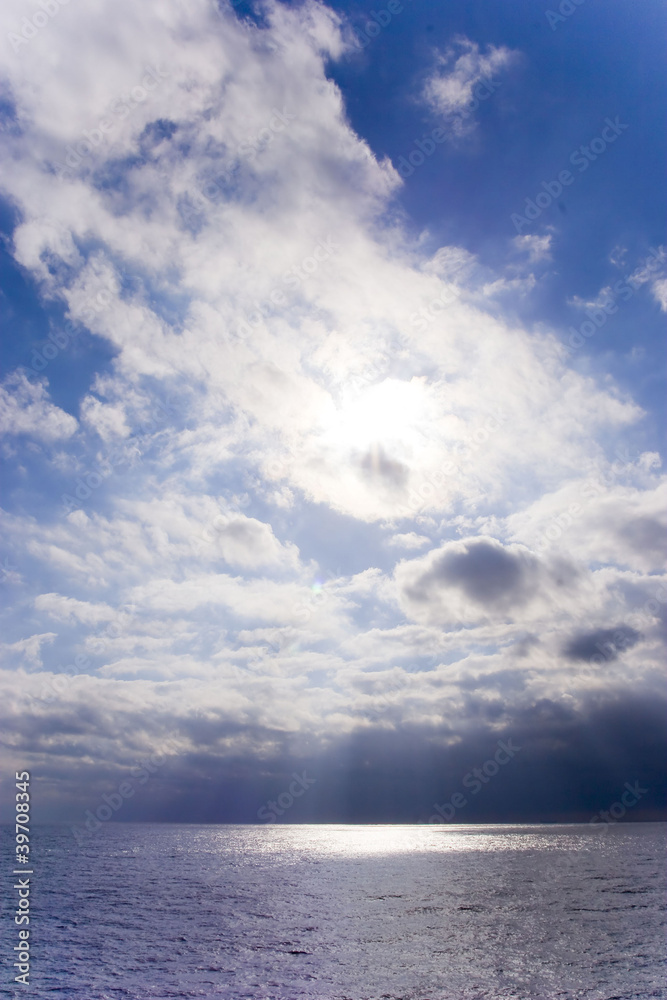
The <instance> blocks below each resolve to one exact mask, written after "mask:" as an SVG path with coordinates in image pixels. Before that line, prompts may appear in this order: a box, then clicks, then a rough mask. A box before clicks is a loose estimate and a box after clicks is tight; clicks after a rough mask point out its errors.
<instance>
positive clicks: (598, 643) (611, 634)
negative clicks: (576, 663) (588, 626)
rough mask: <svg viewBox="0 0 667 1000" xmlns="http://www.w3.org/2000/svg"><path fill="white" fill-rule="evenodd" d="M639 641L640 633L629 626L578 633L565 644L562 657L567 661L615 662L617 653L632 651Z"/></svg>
mask: <svg viewBox="0 0 667 1000" xmlns="http://www.w3.org/2000/svg"><path fill="white" fill-rule="evenodd" d="M640 639H641V633H639V632H637V630H636V629H634V628H630V626H629V625H615V626H614V627H613V628H598V629H593V630H592V631H590V632H579V633H577V635H574V636H572V638H571V639H570V640H569V641H568V642H567V643H566V645H565V646H564V648H563V651H562V652H563V655H564V656H566V657H567V659H568V660H594V661H595V662H600V663H602V662H603V661H604V660H609V661H611V660H617V659H618V655H619V653H623V652H624V651H625V650H626V649H632V647H633V646H636V644H637V643H638V642H639V640H640Z"/></svg>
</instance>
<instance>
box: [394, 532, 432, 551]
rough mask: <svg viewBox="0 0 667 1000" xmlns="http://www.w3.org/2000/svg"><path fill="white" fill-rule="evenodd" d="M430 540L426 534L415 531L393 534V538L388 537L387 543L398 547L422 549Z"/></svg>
mask: <svg viewBox="0 0 667 1000" xmlns="http://www.w3.org/2000/svg"><path fill="white" fill-rule="evenodd" d="M429 542H430V539H429V538H428V537H427V536H426V535H418V534H417V532H415V531H408V532H405V534H398V535H392V536H391V538H389V539H387V545H391V546H393V547H394V548H398V549H422V548H423V547H424V546H425V545H428V544H429Z"/></svg>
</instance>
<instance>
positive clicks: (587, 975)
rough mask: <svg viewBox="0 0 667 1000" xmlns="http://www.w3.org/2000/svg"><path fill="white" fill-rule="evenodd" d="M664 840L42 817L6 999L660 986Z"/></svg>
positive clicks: (467, 999) (422, 998)
mask: <svg viewBox="0 0 667 1000" xmlns="http://www.w3.org/2000/svg"><path fill="white" fill-rule="evenodd" d="M666 832H667V825H666V824H659V823H650V824H632V823H618V824H615V825H612V826H604V827H602V828H600V827H593V826H589V825H572V826H470V827H464V826H452V825H450V826H447V825H442V826H343V825H340V826H333V825H331V826H328V825H320V826H287V825H273V826H262V827H259V826H186V825H164V824H121V823H106V824H104V825H103V826H102V828H101V829H100V830H98V831H97V832H96V833H94V834H91V835H90V837H89V839H87V840H86V841H85V842H84V843H82V844H78V843H77V842H76V840H75V839H74V838H73V836H72V833H71V831H70V829H69V828H68V827H58V826H53V827H45V826H43V827H36V828H35V830H34V834H33V838H32V840H33V847H34V855H33V865H32V866H31V869H32V871H33V874H32V875H31V876H30V890H31V895H30V946H31V962H30V981H29V985H28V986H24V985H23V984H16V985H14V984H13V973H11V972H10V973H9V975H7V972H8V969H9V968H10V967H11V963H12V961H13V959H12V958H9V961H8V962H7V961H5V965H4V969H5V984H4V989H3V995H4V996H10V997H12V998H13V997H21V998H30V1000H33V998H39V1000H41V998H43V997H59V998H63V1000H125V998H132V1000H149V998H150V1000H167V998H169V1000H171V998H185V997H187V998H214V997H215V998H228V1000H246V998H251V1000H260V998H262V1000H264V998H266V1000H269V998H270V1000H273V998H286V1000H301V998H308V1000H399V998H400V1000H482V998H484V1000H487V998H488V1000H510V998H512V1000H514V998H521V1000H547V998H548V1000H556V998H558V1000H574V998H586V1000H639V998H648V997H653V998H655V997H666V996H667V993H666V992H665V988H664V986H663V982H664V979H665V975H664V974H665V966H664V958H665V892H664V883H665V878H664V875H665V864H664V863H665V845H666V836H665V835H666ZM8 842H9V838H5V850H6V849H7V844H8ZM9 846H10V847H11V848H12V850H13V844H10V845H9ZM8 867H9V870H10V871H11V870H13V865H12V862H11V856H10V858H8V859H6V861H5V865H4V870H5V871H7V870H8ZM13 877H14V876H12V875H11V874H10V875H8V876H7V878H8V879H11V878H13ZM6 898H7V896H6V894H5V899H6ZM12 912H13V910H12ZM8 923H10V924H11V930H10V933H9V935H5V941H4V943H3V951H4V955H3V957H4V958H5V959H7V957H8V956H9V955H11V954H12V946H13V945H14V944H15V943H16V942H15V941H14V938H15V937H16V934H17V930H18V928H15V927H14V925H13V923H11V915H10V918H9V921H8V920H7V908H5V926H7V924H8ZM7 938H9V939H10V940H7ZM14 957H15V956H14Z"/></svg>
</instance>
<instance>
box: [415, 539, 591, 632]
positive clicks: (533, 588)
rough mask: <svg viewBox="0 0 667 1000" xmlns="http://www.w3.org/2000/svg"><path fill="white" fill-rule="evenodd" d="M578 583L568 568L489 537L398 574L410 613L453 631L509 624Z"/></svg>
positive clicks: (451, 547)
mask: <svg viewBox="0 0 667 1000" xmlns="http://www.w3.org/2000/svg"><path fill="white" fill-rule="evenodd" d="M576 578H577V571H576V569H575V568H574V567H573V566H570V565H567V564H566V563H565V562H560V563H557V564H554V565H548V564H545V563H543V562H541V561H540V560H539V559H538V558H537V557H536V556H535V555H533V554H532V553H531V552H530V551H529V550H527V549H525V548H523V547H521V546H517V545H509V546H505V545H503V544H501V543H500V542H499V541H497V540H496V539H494V538H484V537H481V538H468V539H464V540H462V541H458V542H446V543H444V545H442V546H441V547H440V548H439V549H436V550H434V551H432V552H429V553H428V554H427V555H426V556H423V557H421V558H419V559H415V560H412V561H405V562H402V563H400V564H399V566H398V567H397V569H396V580H397V584H398V589H399V595H400V598H399V599H400V601H401V604H402V606H403V607H404V608H405V610H406V611H407V612H408V613H409V614H410V615H411V616H412V617H413V618H415V619H416V620H418V621H428V622H431V623H434V624H435V623H437V624H440V625H448V626H452V625H456V624H457V623H467V622H471V621H482V620H486V619H489V618H490V619H496V620H503V619H504V618H506V616H512V615H514V614H516V613H517V612H520V611H522V610H523V609H524V608H525V607H526V606H528V605H530V604H531V603H534V602H535V601H537V600H538V599H540V598H542V597H543V596H544V594H545V591H548V590H550V589H551V588H554V587H555V588H559V587H563V586H565V584H566V583H567V584H569V585H570V586H571V585H572V584H573V583H575V582H576Z"/></svg>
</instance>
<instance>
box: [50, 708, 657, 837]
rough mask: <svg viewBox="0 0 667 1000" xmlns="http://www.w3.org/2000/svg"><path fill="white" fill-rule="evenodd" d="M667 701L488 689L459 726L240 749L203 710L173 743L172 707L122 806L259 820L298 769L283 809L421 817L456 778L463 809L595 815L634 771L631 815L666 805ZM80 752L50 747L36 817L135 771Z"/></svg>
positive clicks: (383, 818) (163, 815)
mask: <svg viewBox="0 0 667 1000" xmlns="http://www.w3.org/2000/svg"><path fill="white" fill-rule="evenodd" d="M468 707H469V709H470V708H471V707H474V706H471V705H469V706H468ZM666 708H667V704H666V703H665V700H664V698H662V697H660V696H650V695H648V694H644V695H642V696H636V695H635V694H633V693H632V692H630V691H628V690H625V691H620V692H616V693H615V694H612V695H610V696H608V697H607V698H605V699H604V700H602V699H598V700H591V701H590V702H589V703H588V704H584V705H583V706H582V707H580V708H577V707H575V706H574V704H573V703H571V702H567V701H566V702H561V701H558V702H556V701H552V700H549V699H544V700H542V701H539V702H537V703H534V704H526V705H525V706H515V707H514V708H512V707H511V706H508V705H507V704H505V705H501V704H500V703H497V704H493V705H487V704H486V703H484V702H480V704H479V706H478V711H471V712H470V713H469V717H468V721H467V723H466V724H465V726H464V727H457V728H456V730H454V729H453V728H452V727H447V726H445V725H441V726H434V727H430V728H429V727H421V728H417V727H414V726H412V727H411V726H402V727H397V728H394V729H387V728H380V727H376V728H366V729H363V730H358V731H356V732H355V733H353V734H351V735H349V736H347V737H342V738H339V739H337V740H336V741H334V742H331V743H329V744H327V745H323V744H320V745H319V746H317V745H316V744H315V743H314V742H312V741H311V742H310V743H309V744H301V745H297V744H296V743H295V742H294V739H293V737H292V736H290V734H288V733H276V732H274V733H268V732H267V731H266V730H265V729H263V728H262V727H260V726H256V725H248V726H246V731H245V732H244V734H243V735H244V740H243V746H244V749H243V750H242V751H241V750H236V751H235V752H232V751H230V750H229V749H228V748H227V747H225V746H224V745H223V742H222V741H218V740H217V739H216V737H217V736H218V735H222V734H223V730H224V729H225V726H224V725H223V724H222V722H220V723H217V724H216V723H212V722H210V721H209V722H201V723H200V722H197V723H195V724H194V725H195V730H196V731H195V730H192V723H190V724H189V725H190V727H191V730H190V735H197V736H200V737H203V736H205V737H207V744H206V745H205V746H201V747H199V748H198V749H197V750H195V751H190V752H186V753H181V752H176V753H175V752H173V747H174V745H176V744H177V743H178V740H179V736H181V735H182V733H180V732H179V731H178V724H177V721H176V720H174V723H175V725H176V728H175V730H174V733H173V735H171V738H170V740H169V741H167V742H168V744H171V749H170V751H169V752H168V753H167V754H166V756H162V757H161V758H159V759H157V762H156V766H155V767H154V768H153V770H152V771H151V774H150V777H149V778H147V780H146V781H145V783H144V784H142V785H141V787H139V786H137V793H136V795H134V796H133V797H132V798H131V799H128V801H127V802H125V803H124V805H123V809H122V815H121V813H120V812H119V814H118V817H117V818H118V819H122V820H145V821H169V822H201V823H206V822H222V823H224V822H243V823H253V822H257V821H258V820H261V818H262V817H261V816H260V817H258V810H259V809H260V808H261V807H263V806H264V805H265V804H266V803H267V802H269V801H276V800H277V799H278V797H279V796H281V795H282V796H283V800H282V801H283V802H285V801H287V799H288V798H289V792H288V789H289V787H290V785H291V784H292V783H293V781H294V780H295V779H294V774H295V773H296V774H298V775H300V776H302V778H304V780H305V781H306V784H307V790H304V794H303V795H299V796H297V797H295V798H294V802H293V803H292V804H291V805H290V807H289V809H288V810H285V812H284V815H281V817H280V821H281V822H352V823H355V822H386V823H396V822H405V823H411V822H427V821H428V819H429V817H430V816H431V815H432V814H433V807H434V804H435V803H442V802H445V801H448V800H450V799H451V797H452V795H453V794H455V793H457V792H460V793H462V794H463V795H464V796H465V799H466V805H465V807H462V808H461V809H460V810H459V811H458V812H457V815H456V821H457V822H463V823H474V822H541V821H552V822H553V821H556V822H566V821H571V822H574V821H587V820H589V819H590V818H591V816H592V815H593V814H595V813H596V812H597V811H598V810H600V809H605V808H607V807H608V806H609V805H610V804H611V803H613V802H615V801H617V800H618V797H619V795H620V794H621V793H622V792H623V789H624V785H625V783H626V782H630V783H633V782H635V781H639V782H640V783H641V785H642V787H643V788H646V789H647V791H646V793H645V794H642V798H641V802H640V803H639V804H638V805H637V806H636V807H634V808H633V810H632V812H631V815H628V817H627V818H628V819H632V820H641V819H652V818H653V819H655V818H663V812H664V793H665V775H664V768H663V765H662V762H663V760H664V759H665V755H666V753H667V737H666V732H665V723H664V719H665V709H666ZM201 726H203V728H204V729H205V730H206V732H204V731H202V729H201ZM267 737H270V744H269V743H267ZM499 741H500V743H502V744H504V745H505V746H509V747H510V748H511V749H512V748H520V749H516V752H515V753H513V754H510V755H509V759H507V756H508V755H507V754H505V755H504V760H505V762H504V763H503V766H501V767H500V768H499V769H496V772H497V773H495V774H493V775H492V777H491V778H489V780H488V781H485V782H484V783H483V784H482V783H479V784H480V787H479V788H478V790H477V792H475V791H473V790H472V789H473V788H474V787H475V785H474V783H473V784H471V782H470V780H468V783H467V784H466V782H465V781H464V779H466V776H467V775H470V774H471V773H473V769H474V768H480V767H481V766H482V765H483V764H484V763H485V762H488V761H493V760H494V758H495V755H496V754H497V753H498V748H499V746H500V743H499ZM163 745H164V738H163V739H162V741H157V740H156V744H155V748H156V753H159V749H160V746H163ZM236 745H237V746H238V743H237V744H236ZM260 746H261V747H262V749H261V752H260V750H259V749H258V748H260ZM270 746H271V749H269V747H270ZM149 752H150V751H148V750H146V748H145V747H144V749H143V751H142V752H141V754H139V755H138V756H137V758H136V759H134V758H133V760H132V762H131V763H132V764H134V767H135V770H134V771H131V770H129V765H130V761H129V760H128V761H127V763H126V771H127V775H130V776H131V775H132V774H133V773H134V774H137V773H138V772H137V771H136V767H137V761H143V760H144V759H145V758H147V757H148V754H149ZM77 763H78V765H79V766H78V767H77V768H76V772H75V774H73V775H66V774H61V775H60V777H59V780H58V781H56V780H55V778H56V777H57V775H56V771H57V766H58V765H57V761H56V760H55V759H54V758H51V760H50V766H49V774H48V776H49V778H51V779H52V780H51V781H49V782H47V783H46V784H45V786H44V788H43V790H40V794H39V797H38V800H37V801H36V802H35V808H36V809H39V813H40V816H39V819H40V820H42V821H43V820H46V819H62V820H65V821H67V822H74V823H76V822H80V821H81V817H82V816H83V814H84V812H85V810H86V809H89V808H91V807H93V806H95V805H96V804H97V803H98V802H99V801H101V795H102V793H109V792H111V791H113V790H114V788H116V787H117V785H118V782H119V781H121V780H122V779H123V778H124V777H126V776H127V775H126V774H125V771H123V770H122V769H119V767H118V766H117V765H116V766H114V767H111V766H110V765H109V764H108V763H106V762H104V761H99V762H97V763H96V764H95V765H93V764H92V763H91V762H90V761H89V762H88V763H87V764H86V765H85V766H84V762H83V761H81V760H79V761H78V762H77ZM33 769H34V768H33ZM492 770H493V768H492ZM312 779H314V780H312ZM54 789H56V791H54ZM661 811H662V812H661Z"/></svg>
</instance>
